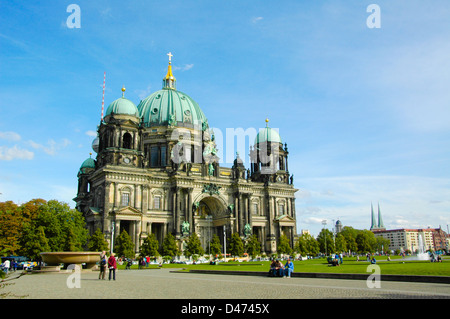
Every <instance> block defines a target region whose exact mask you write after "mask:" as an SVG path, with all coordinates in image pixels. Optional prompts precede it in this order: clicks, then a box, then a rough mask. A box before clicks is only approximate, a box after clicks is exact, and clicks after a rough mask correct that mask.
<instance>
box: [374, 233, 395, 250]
mask: <svg viewBox="0 0 450 319" xmlns="http://www.w3.org/2000/svg"><path fill="white" fill-rule="evenodd" d="M375 241H376V243H375V250H377V251H379V252H380V253H381V251H384V252H386V251H388V250H389V244H390V243H391V241H390V240H389V239H387V238H384V237H382V236H376V237H375Z"/></svg>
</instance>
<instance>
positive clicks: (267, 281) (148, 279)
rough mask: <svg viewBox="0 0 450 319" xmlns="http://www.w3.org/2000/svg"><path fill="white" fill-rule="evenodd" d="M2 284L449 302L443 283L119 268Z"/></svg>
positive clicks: (60, 291) (84, 291) (14, 292)
mask: <svg viewBox="0 0 450 319" xmlns="http://www.w3.org/2000/svg"><path fill="white" fill-rule="evenodd" d="M75 275H79V277H76V276H75ZM13 276H14V275H13ZM6 282H7V283H10V285H7V286H6V287H4V288H3V289H2V291H1V293H3V294H5V293H7V295H6V298H10V299H17V298H21V299H184V300H186V299H189V300H192V299H235V300H240V299H247V300H248V299H253V300H257V299H260V300H263V299H327V298H333V299H336V298H338V299H341V298H344V299H347V298H358V299H361V298H362V299H380V298H382V299H385V298H389V299H412V298H427V299H428V298H432V299H435V298H444V299H449V298H450V285H448V284H433V283H411V282H390V281H385V282H381V286H380V288H368V286H367V283H366V281H365V280H344V279H317V278H269V277H263V276H261V277H260V276H242V275H241V276H240V275H217V274H214V275H213V274H194V273H180V272H176V271H174V269H165V268H162V269H145V270H120V271H118V272H117V273H116V281H112V280H111V281H109V280H108V278H107V277H106V280H99V279H98V272H89V271H88V272H86V271H83V272H81V273H79V274H75V273H66V272H65V271H61V272H60V273H46V274H42V273H41V274H26V275H23V276H20V277H19V278H17V279H13V280H8V281H6ZM70 287H72V288H70Z"/></svg>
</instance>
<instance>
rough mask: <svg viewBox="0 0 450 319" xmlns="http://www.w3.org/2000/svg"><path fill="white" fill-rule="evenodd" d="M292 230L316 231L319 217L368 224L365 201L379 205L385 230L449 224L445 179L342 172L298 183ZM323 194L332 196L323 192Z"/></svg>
mask: <svg viewBox="0 0 450 319" xmlns="http://www.w3.org/2000/svg"><path fill="white" fill-rule="evenodd" d="M298 183H299V185H300V184H301V185H302V188H303V191H302V192H303V193H305V194H308V196H297V200H296V212H297V220H298V230H301V229H310V230H311V231H312V233H314V234H315V235H317V234H318V233H319V231H320V229H322V227H323V226H322V225H321V221H322V220H324V219H326V220H327V221H328V226H327V227H328V228H329V229H331V227H332V220H334V221H335V222H336V221H337V220H338V219H339V220H341V222H342V223H343V225H344V226H351V227H354V228H356V229H369V228H370V218H371V216H370V214H371V203H373V207H374V211H375V212H376V211H377V209H378V208H377V205H378V203H379V204H380V210H381V214H382V218H383V222H384V225H385V227H386V228H388V229H396V228H423V227H428V226H430V227H439V225H447V224H448V223H450V215H449V214H448V212H449V211H450V179H448V178H432V177H421V176H342V177H331V178H310V179H305V180H302V181H299V182H298ZM329 192H332V193H333V196H329Z"/></svg>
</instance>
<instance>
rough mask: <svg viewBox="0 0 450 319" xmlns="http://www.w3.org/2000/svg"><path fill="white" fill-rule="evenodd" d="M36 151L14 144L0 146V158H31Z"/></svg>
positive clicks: (7, 159)
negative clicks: (11, 145)
mask: <svg viewBox="0 0 450 319" xmlns="http://www.w3.org/2000/svg"><path fill="white" fill-rule="evenodd" d="M33 157H34V153H33V152H30V151H28V150H25V149H21V148H19V147H17V145H14V146H13V147H5V146H0V160H4V161H11V160H14V159H23V160H31V159H33Z"/></svg>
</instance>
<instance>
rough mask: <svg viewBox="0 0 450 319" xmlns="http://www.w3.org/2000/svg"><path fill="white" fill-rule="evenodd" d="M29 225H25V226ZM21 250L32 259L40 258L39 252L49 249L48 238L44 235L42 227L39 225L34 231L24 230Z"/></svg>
mask: <svg viewBox="0 0 450 319" xmlns="http://www.w3.org/2000/svg"><path fill="white" fill-rule="evenodd" d="M27 227H30V225H26V226H25V228H27ZM22 251H23V252H24V255H25V256H28V257H29V258H30V259H32V260H40V259H41V256H40V253H41V252H48V251H50V245H49V244H48V239H47V238H46V237H45V232H44V227H43V226H39V227H38V228H37V229H36V231H29V230H27V231H26V232H25V238H24V246H23V249H22Z"/></svg>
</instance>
